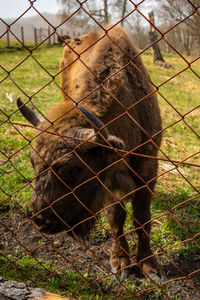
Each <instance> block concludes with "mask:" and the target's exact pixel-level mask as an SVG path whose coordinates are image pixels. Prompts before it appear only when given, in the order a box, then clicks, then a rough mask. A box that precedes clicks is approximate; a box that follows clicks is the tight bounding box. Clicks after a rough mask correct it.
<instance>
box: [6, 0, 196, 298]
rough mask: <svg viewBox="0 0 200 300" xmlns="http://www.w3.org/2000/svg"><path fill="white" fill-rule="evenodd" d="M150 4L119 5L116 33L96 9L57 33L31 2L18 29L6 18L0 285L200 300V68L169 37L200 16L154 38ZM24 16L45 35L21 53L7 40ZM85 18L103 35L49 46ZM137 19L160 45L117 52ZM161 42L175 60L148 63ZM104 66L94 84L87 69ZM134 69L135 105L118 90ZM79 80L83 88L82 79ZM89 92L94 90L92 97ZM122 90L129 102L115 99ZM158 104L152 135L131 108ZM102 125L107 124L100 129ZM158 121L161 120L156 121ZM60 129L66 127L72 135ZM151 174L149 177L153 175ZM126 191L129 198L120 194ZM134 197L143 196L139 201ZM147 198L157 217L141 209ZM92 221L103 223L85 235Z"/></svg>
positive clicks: (85, 7)
mask: <svg viewBox="0 0 200 300" xmlns="http://www.w3.org/2000/svg"><path fill="white" fill-rule="evenodd" d="M145 2H146V1H140V2H139V3H138V2H137V3H135V1H130V0H129V1H125V2H124V3H126V4H127V5H129V6H130V9H129V11H128V12H127V13H125V14H124V15H123V16H122V18H119V19H118V20H117V21H116V22H114V23H113V24H112V25H109V26H107V25H103V24H102V22H99V20H98V18H97V17H96V16H95V13H93V14H92V13H91V11H90V9H89V8H90V3H91V2H90V1H78V0H77V1H74V3H75V8H74V10H73V9H72V11H70V14H68V16H67V17H66V18H65V19H64V20H63V21H62V22H61V23H60V24H59V25H57V26H54V25H52V24H51V23H50V22H49V21H48V20H47V19H46V18H45V17H44V16H43V15H42V14H41V12H39V11H38V10H37V8H36V3H37V1H27V3H28V5H29V6H28V8H27V10H26V11H24V12H23V14H22V15H21V16H19V17H18V18H17V19H16V20H14V21H13V23H11V24H8V23H7V22H6V21H5V20H3V19H1V22H2V23H3V24H4V25H5V26H6V30H5V32H3V34H2V35H1V40H0V43H1V44H0V45H1V53H0V56H1V58H2V59H1V63H0V68H1V75H0V86H1V106H0V112H1V115H0V132H1V141H0V145H1V149H0V172H1V173H0V174H1V186H0V191H1V196H0V197H1V198H0V211H1V213H0V223H1V229H0V249H1V257H0V276H2V277H3V278H4V279H13V280H16V281H23V282H26V283H27V284H30V285H32V286H38V287H42V288H44V289H46V290H49V291H54V292H57V293H60V294H62V295H65V296H67V297H72V298H74V299H112V298H114V297H117V298H119V299H126V298H130V299H199V295H200V276H199V275H200V245H199V243H200V225H199V217H200V210H199V204H200V203H199V199H200V197H199V194H200V190H199V167H200V163H199V158H200V152H199V135H200V131H199V117H200V111H199V108H200V105H199V100H198V98H199V77H200V75H199V70H200V63H199V56H195V57H194V56H193V57H191V56H186V55H185V54H184V53H183V52H182V51H180V50H178V49H177V48H176V46H174V45H173V42H172V41H171V40H170V42H169V40H168V38H167V35H168V34H169V33H171V32H173V31H174V30H177V29H178V28H179V26H180V25H183V24H185V23H186V22H187V21H188V20H189V18H191V17H192V16H195V17H197V16H198V17H199V7H200V6H195V5H194V3H193V2H192V1H189V0H187V1H186V2H187V5H190V7H191V9H190V12H189V13H188V15H185V16H184V18H182V20H181V21H176V22H174V24H173V25H171V26H170V28H168V29H165V30H160V29H158V27H157V26H156V24H155V23H154V20H153V19H152V18H151V17H148V16H146V13H145V12H144V11H143V10H142V5H143V4H145ZM106 3H108V2H107V1H106ZM104 4H105V3H104ZM104 8H105V7H104ZM29 10H34V11H35V12H36V13H37V14H39V15H40V17H41V18H42V19H43V20H44V21H45V22H46V23H47V26H50V27H51V30H50V31H49V34H48V35H47V36H46V37H45V38H44V39H43V40H42V41H41V42H38V44H37V45H35V44H30V43H29V44H27V43H26V41H25V42H24V43H23V42H22V41H21V40H20V39H19V38H18V37H17V36H16V35H15V32H14V31H13V30H12V28H13V26H14V24H15V23H16V22H18V21H19V20H20V18H22V17H23V16H25V15H26V13H27V12H28V11H29ZM80 13H82V14H83V15H84V16H87V18H89V19H90V20H91V21H92V22H93V26H94V28H95V30H97V31H94V32H95V34H90V33H88V34H87V33H86V35H83V37H82V36H81V37H75V38H73V39H72V40H71V41H70V39H69V38H67V39H66V38H65V37H63V45H53V46H50V45H48V44H46V45H45V44H44V43H45V42H48V40H49V39H50V37H51V36H57V37H58V38H59V39H62V37H61V36H60V35H59V33H58V32H60V26H63V25H64V24H65V23H68V22H70V20H71V19H72V18H75V17H76V15H77V14H80ZM136 14H139V16H140V18H142V20H143V22H144V23H145V24H146V25H148V27H150V28H151V30H153V31H154V32H156V33H157V35H155V34H154V36H156V39H155V40H154V41H153V42H152V41H151V42H149V43H148V45H147V46H146V47H145V48H143V49H142V50H141V49H140V50H139V51H138V52H134V51H133V50H131V49H130V48H125V47H124V48H123V43H121V42H119V43H118V42H116V41H120V40H117V38H118V35H120V34H122V33H121V29H120V27H119V24H120V23H123V24H124V26H125V27H126V23H125V21H126V20H129V19H130V18H132V19H134V17H135V15H136ZM79 30H80V28H79V29H77V31H79ZM129 31H130V30H129ZM97 32H98V33H97ZM112 32H115V33H116V32H119V34H116V36H115V35H114V34H112ZM8 33H9V34H12V35H13V36H14V37H15V38H16V40H17V41H18V46H19V45H20V49H19V47H18V48H17V49H13V51H10V50H9V49H8V48H6V42H5V38H6V35H7V34H8ZM129 33H130V39H131V36H132V35H131V32H129ZM122 35H123V34H122ZM123 39H124V36H123ZM105 40H106V41H107V43H108V44H109V47H110V50H109V51H110V53H111V54H109V55H113V61H112V62H110V61H109V59H110V57H111V56H108V54H107V52H106V50H105V49H106V47H107V46H106V45H107V44H106V45H105V49H103V48H101V47H100V46H99V45H102V44H103V43H104V41H105ZM125 41H126V38H125ZM162 43H164V44H165V45H167V49H168V50H169V49H171V51H172V53H163V55H164V62H165V63H164V62H162V63H158V62H157V63H156V64H154V63H153V58H152V53H151V49H153V51H155V47H154V46H155V45H161V47H162ZM11 44H12V42H11ZM128 45H129V47H130V44H128ZM63 46H65V48H64V47H63ZM79 47H80V48H81V47H82V48H81V50H79V49H80V48H79ZM98 47H100V48H98ZM63 49H65V50H63ZM98 49H100V52H101V51H102V52H101V53H100V54H99V53H98ZM63 51H64V52H63ZM168 52H169V51H168ZM62 53H63V54H62ZM114 53H117V55H118V57H119V60H120V59H121V57H122V58H123V59H122V61H123V63H121V62H119V61H117V60H116V59H114ZM154 54H155V53H154ZM98 55H99V56H98ZM95 56H96V57H101V61H100V60H99V61H98V60H97V59H96V60H95V59H94V58H95ZM69 57H70V59H71V60H70V59H69ZM102 57H103V59H102ZM140 58H142V60H143V62H144V65H145V66H146V68H147V69H148V72H149V74H150V76H151V79H150V77H148V74H147V73H146V71H145V69H144V68H143V66H142V65H141V63H140ZM61 59H62V62H61V63H60V61H61ZM91 61H92V63H91ZM59 63H60V68H59ZM104 63H105V65H103V64H104ZM120 63H121V64H120ZM96 65H98V68H99V69H98V70H100V71H99V73H98V72H97V73H98V74H97V73H96V69H95V68H93V67H94V66H95V67H96ZM107 66H108V67H107ZM108 69H109V70H108ZM130 70H136V71H134V72H136V73H134V74H136V75H135V79H134V80H135V82H137V84H138V86H137V89H138V91H136V92H135V93H136V94H134V95H137V96H134V97H136V99H134V100H133V103H131V104H130V103H129V99H127V95H129V94H128V92H127V93H126V90H127V89H126V86H125V84H123V83H121V81H123V80H124V81H123V82H126V80H127V79H124V78H123V76H124V74H129V75H130V74H132V73H131V72H132V71H130ZM125 72H127V73H125ZM80 74H83V77H81V76H82V75H80ZM85 74H86V75H87V76H86V78H85V77H84V75H85ZM70 76H71V77H70ZM76 76H78V77H77V78H78V79H80V78H83V80H82V81H81V80H80V81H77V80H76ZM127 76H128V75H127ZM130 76H134V75H130ZM60 77H61V80H60ZM69 77H70V78H69ZM130 78H131V79H130ZM130 78H128V84H129V86H128V87H129V88H130V89H131V86H130V82H131V80H133V77H130ZM60 81H61V82H60ZM144 82H145V84H146V85H147V86H152V87H153V88H152V89H151V88H147V89H146V90H145V93H146V94H144V93H143V92H141V90H142V89H143V84H144ZM84 85H86V86H87V87H89V90H87V91H85V90H84ZM119 86H120V87H119ZM72 87H73V88H72ZM118 88H120V89H121V91H122V92H121V97H122V98H119V94H117V92H116V90H117V89H118ZM79 91H80V92H79ZM61 94H62V96H63V98H64V101H65V102H64V103H65V104H61V105H60V106H56V107H55V103H59V102H60V103H61V96H60V95H61ZM155 95H157V97H158V102H159V106H160V109H161V116H162V119H163V125H162V128H161V127H159V126H160V125H159V120H158V119H157V120H155V119H154V116H152V118H153V119H152V120H151V122H150V123H148V122H147V124H148V126H151V125H152V124H154V122H155V123H156V126H158V128H157V129H156V131H155V132H152V131H151V130H150V129H149V128H147V127H145V126H146V125H144V124H145V122H146V119H143V120H142V121H141V120H140V118H139V117H138V116H137V115H136V114H135V111H136V110H137V109H138V107H143V103H147V102H148V101H150V100H148V99H154V100H152V101H156V100H155V98H154V97H155ZM18 96H20V97H21V100H22V101H23V102H21V100H19V99H18V107H17V104H16V99H17V97H18ZM131 97H132V96H130V99H131ZM134 97H133V98H134ZM95 99H99V100H98V101H99V103H100V105H99V104H98V103H97V102H95ZM122 99H124V100H123V101H122ZM109 101H111V103H114V106H113V104H112V106H111V105H110V102H109ZM91 103H93V104H94V108H91ZM153 103H154V104H150V105H149V106H148V104H144V107H147V108H148V109H147V112H148V110H149V111H150V112H152V111H154V110H152V105H153V107H154V105H156V104H155V102H153ZM145 105H147V106H145ZM51 107H53V109H52V110H51V112H50V113H47V111H48V110H49V109H51ZM113 107H114V108H115V109H116V112H113V111H112V110H111V109H112V108H113ZM86 109H87V110H90V112H89V113H88V111H87V110H86ZM91 109H92V111H91ZM20 110H21V112H22V114H23V115H26V118H27V119H28V120H29V121H30V122H31V123H32V124H30V123H28V122H27V120H25V119H24V118H23V116H22V115H21V113H20ZM92 113H93V114H92ZM140 113H141V114H143V112H142V111H141V112H140ZM94 114H95V115H96V116H97V117H99V118H100V119H101V121H103V122H104V123H101V122H100V121H99V120H94ZM74 116H75V117H74ZM77 116H78V117H77ZM110 116H112V117H110ZM145 116H146V115H145ZM76 118H78V122H77V120H76ZM145 118H146V117H145ZM155 118H159V117H158V115H157V114H156V113H155ZM66 120H67V121H68V122H70V124H68V125H66V124H64V123H63V122H64V121H66ZM74 120H75V121H74ZM127 120H128V121H127ZM99 122H100V123H99ZM41 124H42V125H41ZM73 124H75V125H74V126H73ZM115 124H117V125H115ZM119 124H120V125H119ZM127 124H128V125H127ZM62 126H64V127H66V131H62V129H61V128H62ZM152 126H153V125H152ZM87 127H88V128H87ZM77 128H78V129H77ZM85 128H86V129H85ZM94 128H95V130H94ZM116 128H117V131H116ZM132 128H134V129H132ZM154 129H155V128H154ZM67 130H68V131H67ZM107 130H108V131H107ZM132 130H133V131H132ZM109 131H110V132H111V135H109ZM149 132H151V133H150V134H149ZM132 133H134V134H135V136H134V137H133V140H134V141H135V142H133V145H134V146H131V144H130V145H129V146H127V145H126V146H124V144H123V141H122V137H124V139H125V141H127V140H129V139H130V136H129V135H131V134H132ZM161 134H162V136H163V137H162V143H161V145H160V144H159V137H160V135H161ZM113 135H114V137H113ZM115 135H116V136H115ZM127 136H128V137H127ZM141 136H143V137H145V138H143V139H142V138H139V137H141ZM45 139H46V141H45ZM44 145H45V146H44ZM63 145H65V147H64V148H63ZM91 145H92V146H91ZM146 145H151V147H150V148H149V152H148V151H146V150H144V149H147V148H145V147H146ZM48 148H49V149H48ZM52 149H54V150H55V152H54V151H52ZM66 149H67V150H66ZM151 149H154V150H151ZM30 151H31V153H32V154H31V159H30V154H29V153H30ZM157 152H158V155H157ZM48 153H50V154H48ZM113 156H114V157H115V158H114V159H113V158H112V157H113ZM44 157H45V158H44ZM46 157H48V159H46ZM105 157H106V164H105V163H104V160H105ZM31 160H32V164H33V166H32V165H31ZM99 161H100V162H101V163H100V165H99ZM157 164H158V165H159V167H158V173H157V172H156V169H157ZM33 167H34V171H35V172H33ZM119 170H120V176H119V178H117V175H116V176H115V175H113V174H119ZM124 170H126V171H124ZM144 170H145V171H144ZM149 170H150V173H151V174H150V175H151V177H149V175H146V173H145V172H147V173H149ZM86 173H87V176H86V175H85V174H86ZM88 174H89V175H88ZM113 176H114V177H113ZM129 177H130V178H134V183H133V182H132V179H130V178H129ZM105 178H107V179H106V180H107V181H106V180H105ZM74 181H75V182H74ZM112 181H115V182H114V183H113V182H112ZM129 181H130V182H129ZM155 181H156V187H155V190H154V183H155ZM55 182H56V184H55ZM112 186H115V188H114V189H112V188H111V187H112ZM123 186H125V187H126V191H121V189H122V187H123ZM63 190H64V192H63ZM143 191H145V192H144V193H143ZM31 194H33V196H32V197H31ZM135 195H140V196H138V197H139V198H140V202H136V200H135V199H134V197H136V196H135ZM150 195H151V198H152V203H151V216H150V213H149V208H148V203H147V202H149V198H150ZM72 197H73V200H72ZM142 197H144V198H145V197H147V199H145V201H144V199H143V198H142ZM30 198H31V202H32V207H33V208H34V209H35V210H33V211H32V208H30ZM86 198H87V199H86ZM110 198H112V199H113V200H112V201H111V200H110ZM131 198H133V204H132V205H131ZM48 199H52V200H49V201H48ZM83 199H84V200H83ZM94 199H95V201H94ZM67 201H68V202H70V203H69V204H68V205H67V204H66V203H67ZM94 202H95V203H94ZM38 203H39V204H38ZM134 203H136V204H134ZM37 205H38V206H37ZM132 206H133V208H132ZM38 207H39V208H38ZM133 211H134V214H133ZM66 215H67V218H66ZM105 215H107V217H106V216H105ZM74 216H76V217H74ZM73 217H74V218H75V221H74V219H73ZM125 218H126V221H125ZM94 221H95V222H96V226H95V227H93V228H92V229H91V231H89V234H88V235H87V237H85V236H84V238H82V237H81V235H82V233H83V235H84V233H85V231H87V230H89V229H88V227H90V223H93V222H94ZM124 222H125V223H124ZM109 223H110V226H111V229H110V226H109ZM121 223H122V224H121ZM150 223H151V235H150ZM88 224H89V225H88ZM119 224H120V225H119ZM134 225H135V226H134ZM39 229H40V230H39ZM82 231H83V232H82ZM137 235H138V237H139V241H140V244H139V246H137ZM126 240H127V242H126ZM149 240H150V244H151V248H152V252H151V250H149V249H150V248H149V244H148V243H149V242H148V241H149ZM110 248H111V250H110ZM129 248H130V250H129ZM140 248H141V249H142V250H141V249H140ZM138 249H139V250H138ZM138 251H139V256H141V257H140V258H139V257H138ZM143 252H144V254H143ZM145 252H146V253H145ZM110 255H111V266H110V264H109V260H110ZM157 261H159V264H158V263H157ZM161 265H162V267H161ZM149 266H150V269H151V270H150V271H148V270H149V269H148V268H149ZM152 266H153V271H152ZM154 271H155V273H154ZM157 272H158V274H156V273H157ZM159 272H160V273H159ZM160 274H161V275H160ZM154 275H155V276H154ZM158 275H159V276H158ZM23 299H26V298H23Z"/></svg>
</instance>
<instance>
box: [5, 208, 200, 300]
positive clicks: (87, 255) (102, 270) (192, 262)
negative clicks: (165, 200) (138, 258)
mask: <svg viewBox="0 0 200 300" xmlns="http://www.w3.org/2000/svg"><path fill="white" fill-rule="evenodd" d="M0 223H1V228H0V250H1V251H2V253H4V255H6V256H7V255H12V257H14V258H15V259H16V261H17V260H18V259H20V258H22V257H24V256H26V255H30V256H32V257H34V258H36V259H43V260H45V261H49V262H51V263H52V265H55V266H56V271H58V272H59V274H61V273H65V272H66V270H72V269H73V270H74V271H77V272H79V273H81V274H83V275H87V274H92V276H93V279H98V278H101V277H103V276H106V275H109V274H110V267H109V248H110V243H111V237H110V236H109V235H107V236H105V235H104V236H103V235H102V234H101V233H100V232H97V229H94V232H93V235H91V237H90V238H89V239H88V240H87V241H84V242H81V241H77V240H74V239H73V238H72V237H70V236H69V235H67V234H66V233H64V232H62V233H60V234H53V235H46V236H45V235H42V234H41V233H40V232H38V231H37V230H36V229H35V228H34V226H33V225H32V223H31V222H30V220H29V219H28V218H27V217H25V216H24V215H23V214H22V213H21V212H18V213H16V212H15V213H14V212H7V213H4V214H2V215H1V216H0ZM172 259H173V261H174V262H175V265H173V264H171V263H169V264H166V263H165V264H164V268H165V272H166V275H167V278H168V281H167V283H166V284H165V285H164V286H163V290H164V291H165V292H166V294H167V295H168V296H169V299H200V292H199V293H198V291H197V290H200V249H198V250H197V251H196V252H195V253H193V254H192V255H191V256H190V257H183V256H181V255H179V256H177V257H173V258H172ZM132 262H133V263H134V255H133V261H132ZM176 266H178V268H180V269H181V270H182V272H183V273H181V272H180V271H179V270H178V269H177V267H176ZM183 274H185V275H186V276H188V278H185V276H184V275H183ZM142 280H144V278H142V275H140V273H139V272H138V269H136V268H133V270H132V271H131V275H130V277H129V279H128V283H127V282H124V283H123V286H122V285H121V284H120V282H119V281H117V280H116V282H115V284H112V285H109V286H107V284H106V282H103V283H102V281H101V280H99V282H100V281H101V283H100V284H99V288H101V289H102V291H103V293H104V294H105V295H110V297H111V298H112V297H121V299H122V298H123V299H124V298H125V295H127V289H129V287H130V285H131V283H133V284H134V285H135V287H136V290H135V292H134V290H132V293H133V294H135V293H137V292H141V291H143V290H144V292H142V293H141V295H140V297H142V296H143V297H145V298H144V299H167V297H166V295H165V293H164V294H162V292H161V293H160V294H159V295H158V296H154V291H155V290H154V289H153V290H150V292H149V291H148V292H147V291H145V289H148V286H147V284H145V287H144V284H143V283H141V282H142ZM97 282H98V280H97ZM102 291H101V294H102ZM168 291H169V292H168ZM123 295H124V296H123ZM175 297H176V298H175ZM105 298H107V297H105ZM111 298H109V299H111ZM135 299H136V298H135ZM141 299H143V298H141Z"/></svg>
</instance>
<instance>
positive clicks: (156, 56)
mask: <svg viewBox="0 0 200 300" xmlns="http://www.w3.org/2000/svg"><path fill="white" fill-rule="evenodd" d="M149 19H150V21H151V24H150V31H149V39H150V42H151V43H154V42H155V41H157V39H158V34H157V32H156V30H155V28H154V26H153V25H155V21H154V13H153V11H152V12H150V13H149ZM152 52H153V62H154V63H155V62H156V61H162V62H164V58H163V56H162V53H161V51H160V47H159V45H158V43H155V44H153V45H152Z"/></svg>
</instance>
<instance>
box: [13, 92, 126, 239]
mask: <svg viewBox="0 0 200 300" xmlns="http://www.w3.org/2000/svg"><path fill="white" fill-rule="evenodd" d="M17 105H18V107H19V109H20V111H21V113H22V115H23V116H24V117H25V118H26V119H27V120H28V121H29V122H30V123H31V124H32V125H34V126H35V127H36V128H37V133H36V136H35V138H34V143H33V146H32V151H31V162H32V165H33V168H34V172H35V177H34V191H33V194H32V197H31V205H32V208H33V221H34V223H35V224H36V225H37V227H38V228H39V229H40V230H41V231H43V232H48V233H55V232H58V231H61V230H63V229H65V230H69V233H71V232H73V234H74V233H75V234H76V233H77V234H78V235H85V234H86V233H87V232H88V230H89V228H90V227H91V225H92V224H93V223H94V221H95V219H96V216H95V213H97V212H98V210H99V209H100V208H102V205H103V204H102V198H103V194H104V193H105V186H104V184H106V185H107V186H106V188H108V189H109V188H111V186H110V185H111V183H110V176H111V173H113V172H115V169H116V168H117V169H119V168H120V163H118V164H117V166H116V165H115V164H114V165H113V166H111V167H109V165H110V164H112V162H114V161H116V160H117V159H119V157H118V155H117V154H116V152H115V150H116V149H115V150H114V149H112V148H117V149H123V148H124V147H125V145H124V142H123V141H122V140H121V139H119V138H118V137H116V136H112V135H110V134H109V132H108V131H107V129H106V127H105V126H104V124H103V123H102V122H101V121H100V120H99V119H98V118H97V117H96V116H95V115H94V114H92V113H91V112H89V111H88V110H87V109H85V108H84V107H82V106H80V105H79V106H78V107H77V108H75V107H74V108H73V109H74V110H75V112H73V113H72V112H71V113H69V114H64V116H62V117H61V118H59V119H58V120H55V121H54V122H49V121H48V118H47V119H45V118H43V117H41V116H39V115H38V114H37V113H36V112H34V111H33V110H32V109H31V108H30V107H28V106H26V105H25V104H24V103H23V102H22V101H21V100H20V98H18V99H17ZM65 109H66V107H65ZM49 119H50V117H49ZM83 120H84V121H83ZM84 122H85V123H88V127H86V126H85V124H84ZM83 124H84V127H83ZM89 124H90V126H89ZM81 125H82V126H81ZM119 184H120V183H119ZM103 186H104V187H103Z"/></svg>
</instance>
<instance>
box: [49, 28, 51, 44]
mask: <svg viewBox="0 0 200 300" xmlns="http://www.w3.org/2000/svg"><path fill="white" fill-rule="evenodd" d="M50 34H51V29H50V26H49V27H48V36H49V40H48V42H49V45H51V37H50Z"/></svg>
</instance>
